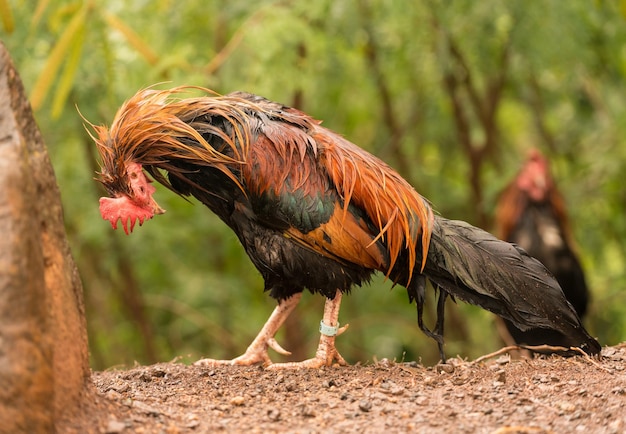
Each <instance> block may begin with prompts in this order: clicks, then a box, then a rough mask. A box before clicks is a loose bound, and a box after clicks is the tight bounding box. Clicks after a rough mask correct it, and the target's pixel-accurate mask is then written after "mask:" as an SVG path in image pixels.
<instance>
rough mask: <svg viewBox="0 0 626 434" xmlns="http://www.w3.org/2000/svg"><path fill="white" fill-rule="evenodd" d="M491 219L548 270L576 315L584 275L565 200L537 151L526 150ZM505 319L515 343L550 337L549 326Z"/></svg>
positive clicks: (583, 307) (582, 302) (584, 299)
mask: <svg viewBox="0 0 626 434" xmlns="http://www.w3.org/2000/svg"><path fill="white" fill-rule="evenodd" d="M496 223H497V226H498V235H499V236H500V238H502V239H503V240H506V241H509V242H511V243H516V244H518V245H519V246H520V247H522V248H523V249H524V250H526V251H527V252H528V254H529V255H531V256H532V257H534V258H536V259H538V260H539V261H540V262H541V263H542V264H543V265H545V267H546V268H547V269H548V270H549V271H550V272H551V273H552V274H553V275H554V277H555V278H556V280H557V282H559V285H560V286H561V288H562V289H563V293H564V294H565V298H567V300H568V301H569V302H570V303H571V304H572V306H573V307H574V310H575V311H576V313H577V314H578V316H579V317H580V318H581V319H582V318H583V317H584V315H585V313H586V311H587V305H588V303H589V290H588V289H587V284H586V281H585V274H584V272H583V269H582V267H581V265H580V261H579V260H578V257H577V255H576V253H575V249H574V243H573V241H572V236H571V229H570V226H569V219H568V216H567V213H566V211H565V201H564V200H563V197H562V196H561V194H560V193H559V191H558V189H557V188H556V185H555V183H554V180H553V179H552V176H551V174H550V169H549V167H548V161H547V160H546V159H545V157H544V156H543V155H541V153H539V151H537V150H533V151H532V152H531V153H530V155H529V158H528V160H527V161H526V163H525V164H524V167H523V168H522V169H521V170H520V172H519V173H518V174H517V176H516V177H515V179H514V180H513V181H512V182H511V183H510V184H509V185H508V186H507V187H506V188H505V189H504V190H503V192H502V194H501V195H500V198H499V201H498V209H497V213H496ZM505 324H506V328H507V330H508V332H509V334H510V335H511V337H512V338H513V340H514V341H515V342H517V343H520V344H527V345H541V344H545V343H548V342H549V341H550V339H551V338H552V336H551V332H550V331H549V330H527V331H522V330H520V329H519V328H518V327H516V326H515V325H514V324H513V323H511V322H510V321H505Z"/></svg>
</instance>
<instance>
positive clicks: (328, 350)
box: [268, 291, 348, 369]
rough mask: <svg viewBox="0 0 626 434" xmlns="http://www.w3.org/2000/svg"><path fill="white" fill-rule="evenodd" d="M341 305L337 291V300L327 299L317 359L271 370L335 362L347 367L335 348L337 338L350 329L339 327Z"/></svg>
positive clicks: (339, 294) (292, 363) (276, 365)
mask: <svg viewBox="0 0 626 434" xmlns="http://www.w3.org/2000/svg"><path fill="white" fill-rule="evenodd" d="M340 305H341V291H337V293H336V294H335V298H333V299H332V300H331V299H328V298H327V299H326V304H325V305H324V319H323V320H322V325H321V326H320V333H321V336H320V343H319V345H318V346H317V351H316V352H315V357H313V358H312V359H308V360H304V361H302V362H288V363H275V364H273V365H270V366H269V367H268V368H269V369H299V368H321V367H322V366H331V365H332V364H333V362H334V361H336V362H337V363H338V364H339V365H342V366H345V365H347V363H346V361H345V360H344V358H343V357H341V354H339V351H337V348H335V337H336V336H337V335H340V334H341V333H343V332H344V331H346V329H347V328H348V326H347V325H345V326H343V327H339V322H338V318H339V307H340Z"/></svg>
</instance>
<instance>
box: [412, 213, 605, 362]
mask: <svg viewBox="0 0 626 434" xmlns="http://www.w3.org/2000/svg"><path fill="white" fill-rule="evenodd" d="M423 273H424V275H425V276H426V277H428V279H429V280H430V281H431V282H432V283H433V284H434V285H435V286H436V287H438V288H439V291H440V296H439V298H440V302H441V307H440V306H439V302H438V309H437V311H438V318H437V325H436V326H435V328H434V330H433V331H432V332H431V331H430V330H428V329H427V328H426V327H424V326H423V322H422V321H421V312H422V309H423V303H424V288H421V289H420V286H423V285H425V282H424V280H423V277H422V279H421V283H420V282H414V283H412V284H411V285H410V287H411V288H410V289H409V297H410V298H411V299H413V298H415V299H416V301H417V305H418V322H419V323H420V328H421V329H422V330H423V331H424V332H425V333H426V334H427V335H429V336H431V337H433V338H434V339H435V340H436V341H437V343H438V345H439V348H440V352H441V353H442V354H443V350H442V345H443V337H442V336H441V335H443V304H444V303H445V296H442V294H446V295H447V294H449V295H451V296H453V297H457V298H459V299H461V300H463V301H466V302H468V303H471V304H475V305H478V306H480V307H482V308H484V309H487V310H489V311H491V312H493V313H495V314H496V315H499V316H501V317H502V318H505V319H507V320H509V321H511V322H512V323H513V324H515V325H516V327H518V328H519V329H520V330H528V329H545V330H548V331H550V333H546V336H549V338H548V339H549V340H550V342H543V343H544V344H548V345H553V346H561V347H567V348H569V347H579V348H581V349H583V350H584V351H585V352H587V353H588V354H598V353H599V352H600V350H601V346H600V344H599V343H598V342H597V341H596V340H595V339H594V338H592V337H591V336H590V335H589V334H588V333H587V331H586V330H585V328H584V327H583V325H582V323H581V322H580V319H579V317H578V315H577V314H576V312H575V310H574V308H573V307H572V306H571V304H570V303H569V302H568V301H567V300H566V298H565V296H564V295H563V291H562V290H561V288H560V286H559V284H558V283H557V281H556V279H555V278H554V277H553V276H552V274H550V272H549V271H548V270H546V268H545V267H544V266H543V265H542V264H541V263H540V262H539V261H537V260H536V259H534V258H532V257H530V256H529V255H528V254H527V253H526V252H525V251H524V250H523V249H521V248H519V247H518V246H516V245H514V244H510V243H506V242H504V241H501V240H498V239H497V238H496V237H494V236H493V235H491V234H489V233H488V232H485V231H483V230H481V229H479V228H476V227H473V226H471V225H469V224H467V223H465V222H462V221H455V220H447V219H444V218H441V217H436V218H435V224H434V227H433V232H432V236H431V242H430V249H429V252H428V258H427V261H426V266H425V268H424V271H423ZM420 305H421V306H420ZM440 322H441V323H440ZM442 359H443V357H442Z"/></svg>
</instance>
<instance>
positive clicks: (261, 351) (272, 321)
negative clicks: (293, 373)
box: [195, 292, 302, 366]
mask: <svg viewBox="0 0 626 434" xmlns="http://www.w3.org/2000/svg"><path fill="white" fill-rule="evenodd" d="M300 298H302V293H301V292H299V293H297V294H294V295H292V296H291V297H289V298H288V299H286V300H282V301H280V302H279V303H278V306H276V308H275V309H274V311H273V312H272V314H271V315H270V317H269V318H268V320H267V321H266V322H265V325H264V326H263V328H262V329H261V331H260V332H259V334H258V335H257V337H256V338H254V340H253V341H252V343H251V344H250V346H249V347H248V349H247V350H246V352H245V353H243V354H242V355H241V356H239V357H237V358H235V359H233V360H214V359H202V360H198V361H197V362H196V363H195V364H196V365H201V366H218V365H256V364H258V363H262V364H263V365H265V366H267V365H271V364H272V361H271V360H270V356H269V354H268V353H267V349H268V347H271V348H272V349H274V350H275V351H276V352H278V353H281V354H284V355H289V354H290V353H289V352H288V351H285V350H284V349H283V348H282V347H281V346H280V345H278V342H276V339H274V335H276V332H277V331H278V329H279V328H280V327H281V326H282V325H283V323H284V322H285V320H286V319H287V317H288V316H289V314H290V313H291V312H292V311H293V310H294V309H295V308H296V306H297V305H298V302H299V301H300Z"/></svg>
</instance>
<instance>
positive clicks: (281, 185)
mask: <svg viewBox="0 0 626 434" xmlns="http://www.w3.org/2000/svg"><path fill="white" fill-rule="evenodd" d="M195 89H197V88H195ZM189 90H190V88H188V87H183V88H175V89H171V90H166V91H157V90H143V91H140V92H139V93H137V94H136V95H135V96H134V97H132V98H131V99H130V100H129V101H127V102H126V103H125V104H124V105H123V106H122V107H121V108H120V110H119V111H118V113H117V115H116V117H115V119H114V121H113V123H112V125H111V127H110V129H107V128H105V127H97V126H94V128H95V130H96V133H97V138H95V140H96V143H97V147H98V151H99V154H100V157H101V171H100V173H99V176H98V179H99V181H100V182H101V183H102V184H103V185H104V187H105V188H106V190H107V191H108V193H109V195H110V197H106V198H102V199H100V211H101V214H102V216H103V218H105V219H107V220H109V221H110V222H111V224H112V225H113V227H114V228H115V227H116V226H117V224H118V221H119V220H121V222H122V225H123V227H124V231H125V232H126V233H129V232H130V231H132V230H133V227H134V225H135V223H136V222H137V221H139V224H142V223H143V222H145V221H146V220H147V219H150V218H152V217H153V216H154V215H155V214H160V213H162V212H163V210H162V209H161V208H160V207H159V206H158V205H157V203H156V202H155V201H154V199H153V198H152V194H153V193H154V191H155V188H154V187H153V185H152V184H151V180H150V179H149V178H148V176H147V175H146V173H144V171H145V172H147V173H148V174H149V175H151V176H152V178H154V180H156V181H157V182H159V183H160V184H162V185H164V186H165V187H167V188H169V189H170V190H172V191H173V192H175V193H176V194H179V195H181V196H193V197H195V198H197V199H198V200H199V201H200V202H202V203H203V204H204V205H206V206H207V207H208V208H210V209H211V210H212V211H213V212H214V213H215V214H217V215H218V216H219V217H220V218H221V219H222V220H223V221H224V222H225V223H226V224H227V225H228V226H229V227H230V228H231V229H232V230H233V231H234V232H235V233H236V234H237V236H238V238H239V240H240V242H241V244H242V245H243V247H244V249H245V251H246V253H247V254H248V256H249V257H250V259H251V260H252V262H253V263H254V265H255V266H256V268H257V269H258V270H259V272H260V273H261V275H262V276H263V278H264V280H265V290H266V291H269V294H270V296H271V297H273V298H274V299H276V300H277V301H278V306H277V307H276V309H275V310H274V312H273V313H272V315H271V316H270V318H269V319H268V321H267V322H266V324H265V325H264V326H263V328H262V330H261V331H260V333H259V334H258V336H257V337H256V338H255V339H254V341H253V342H252V344H251V345H250V346H249V347H248V349H247V350H246V352H245V353H244V354H243V355H242V356H240V357H237V358H235V359H233V360H227V361H226V360H224V361H222V360H211V359H204V360H201V361H199V362H198V363H200V364H208V365H214V364H224V363H232V364H244V365H248V364H257V363H262V364H264V365H266V366H269V365H272V362H271V360H270V358H269V355H268V348H269V347H271V348H273V349H275V350H276V351H278V352H280V353H287V352H286V351H285V350H284V349H282V348H281V347H280V345H278V343H277V342H276V341H275V339H274V335H275V334H276V332H277V330H278V329H279V328H280V327H281V325H282V324H283V323H284V321H285V319H286V318H287V316H288V315H289V314H290V313H291V312H292V311H293V310H294V308H295V307H296V305H297V304H298V302H299V300H300V298H301V296H302V292H303V291H304V290H305V289H308V290H309V291H311V292H312V293H319V294H321V295H323V296H325V297H326V305H325V308H324V315H323V319H322V322H321V325H320V332H321V337H320V342H319V345H318V349H317V352H316V355H315V357H314V358H312V359H309V360H306V361H304V362H299V363H284V364H274V365H273V366H275V367H301V366H304V367H320V366H327V365H331V364H332V363H333V362H335V361H336V362H337V363H339V364H345V361H344V359H343V358H342V357H341V355H340V354H339V352H338V351H337V349H336V348H335V336H336V335H338V334H340V333H341V332H342V331H343V330H345V327H339V323H338V316H339V306H340V303H341V297H342V294H344V293H347V292H349V291H350V289H351V288H352V287H353V286H354V285H361V284H363V283H365V282H367V281H368V280H369V279H370V276H371V275H372V273H374V272H376V271H380V272H382V273H384V274H385V275H386V276H387V277H388V278H389V279H391V280H392V281H393V282H395V283H396V284H399V285H402V286H404V287H406V289H407V292H408V295H409V300H410V301H413V300H415V301H416V304H417V313H418V324H419V327H420V328H421V329H422V330H423V331H424V332H425V333H426V334H428V335H429V336H431V337H433V338H435V339H436V340H437V342H438V344H439V350H440V353H441V357H442V359H444V354H443V337H442V335H443V306H444V303H445V299H446V297H447V296H451V297H454V298H459V299H461V300H464V301H467V302H469V303H472V304H476V305H479V306H482V307H483V308H485V309H488V310H490V311H492V312H494V313H496V314H497V315H500V316H502V317H504V318H507V319H508V320H510V321H512V322H513V323H514V324H516V326H518V327H519V328H520V329H523V330H525V329H528V328H542V329H547V330H551V331H553V332H554V334H555V336H556V337H555V339H554V341H553V342H551V343H552V344H555V345H562V346H564V347H580V348H582V349H583V350H584V351H586V352H587V353H589V354H597V353H599V352H600V349H601V348H600V345H599V344H598V342H597V341H596V340H595V339H593V338H592V337H590V336H589V334H588V333H587V332H586V330H585V329H584V328H583V326H582V324H581V323H580V320H579V318H578V316H577V315H576V312H574V310H573V309H572V308H571V306H570V305H569V304H568V303H567V301H566V300H565V297H564V296H563V292H562V291H561V289H560V288H559V285H558V283H557V282H556V280H554V278H553V277H552V275H551V274H550V273H549V272H548V271H547V270H546V269H545V268H544V267H543V266H542V265H541V264H540V263H539V262H538V261H537V260H535V259H533V258H531V257H530V256H528V255H527V254H526V253H525V252H524V251H523V250H521V249H519V248H517V247H515V246H513V245H511V244H509V243H505V242H502V241H500V240H498V239H496V238H495V237H494V236H492V235H490V234H488V233H487V232H485V231H482V230H480V229H478V228H475V227H472V226H470V225H468V224H467V223H464V222H461V221H453V220H447V219H445V218H442V217H439V216H437V215H435V214H434V213H433V212H432V210H431V207H430V205H429V203H428V202H427V201H426V200H425V199H424V198H423V197H422V196H420V195H419V194H418V193H417V192H416V191H415V190H414V189H413V188H412V187H411V186H410V185H409V184H408V183H407V182H406V181H405V180H404V179H403V178H402V177H400V175H398V174H397V173H396V172H395V171H394V170H393V169H391V168H390V167H389V166H388V165H386V164H385V163H384V162H382V161H380V160H379V159H377V158H376V157H374V156H372V155H371V154H369V153H367V152H365V151H364V150H362V149H361V148H359V147H357V146H356V145H354V144H352V143H350V142H349V141H347V140H346V139H344V138H343V137H341V136H340V135H338V134H336V133H334V132H332V131H330V130H328V129H326V128H323V127H322V126H321V125H320V122H319V121H317V120H315V119H313V118H312V117H310V116H308V115H306V114H305V113H303V112H301V111H299V110H296V109H293V108H290V107H286V106H283V105H281V104H278V103H275V102H271V101H268V100H267V99H264V98H262V97H259V96H255V95H251V94H247V93H242V92H235V93H231V94H229V95H225V96H217V95H213V96H206V94H209V93H211V91H209V90H206V89H201V90H202V91H203V92H205V93H206V94H205V95H204V96H200V97H189V98H184V99H177V98H173V94H178V93H182V92H186V91H189ZM426 278H428V279H429V280H430V281H431V282H432V284H433V286H434V288H435V289H436V290H437V291H438V292H439V299H438V310H437V311H438V317H437V321H436V325H435V327H434V328H433V329H432V330H430V329H428V328H427V327H426V326H425V325H424V323H423V320H422V310H423V306H424V301H425V297H426Z"/></svg>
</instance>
